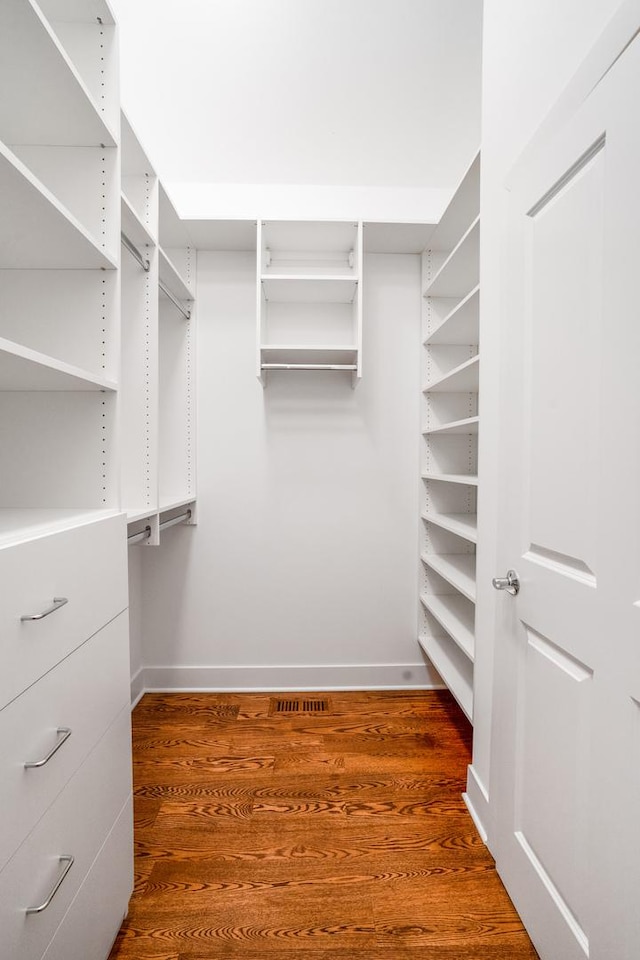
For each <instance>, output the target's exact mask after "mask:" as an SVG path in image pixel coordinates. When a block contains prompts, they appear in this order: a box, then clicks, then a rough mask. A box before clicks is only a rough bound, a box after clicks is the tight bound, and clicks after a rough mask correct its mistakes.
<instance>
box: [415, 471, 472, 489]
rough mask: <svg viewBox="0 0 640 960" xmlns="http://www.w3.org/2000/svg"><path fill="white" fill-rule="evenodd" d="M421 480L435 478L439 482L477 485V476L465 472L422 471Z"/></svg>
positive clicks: (468, 485)
mask: <svg viewBox="0 0 640 960" xmlns="http://www.w3.org/2000/svg"><path fill="white" fill-rule="evenodd" d="M422 479H423V480H437V481H438V482H439V483H461V484H463V485H464V486H467V487H477V486H478V477H477V476H475V475H470V474H466V473H423V474H422Z"/></svg>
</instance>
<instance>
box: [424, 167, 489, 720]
mask: <svg viewBox="0 0 640 960" xmlns="http://www.w3.org/2000/svg"><path fill="white" fill-rule="evenodd" d="M479 211H480V155H479V154H478V155H477V156H476V157H475V159H474V161H473V163H472V164H471V166H470V167H469V169H468V171H467V173H466V174H465V176H464V178H463V180H462V182H461V184H460V186H459V188H458V189H457V191H456V193H455V194H454V197H453V199H452V200H451V203H450V204H449V206H448V207H447V209H446V211H445V213H444V215H443V217H442V219H441V221H440V223H439V224H438V226H437V227H436V230H435V231H434V234H433V236H432V238H431V241H430V245H429V248H428V250H426V251H425V253H424V254H423V295H424V309H423V382H424V387H423V391H422V394H423V403H422V413H423V416H422V438H421V445H422V452H421V471H422V491H421V498H422V502H421V531H420V537H421V543H420V565H421V585H420V606H421V608H420V633H419V643H420V646H421V647H422V649H423V650H424V652H425V653H426V655H427V656H428V657H429V659H430V660H431V662H432V663H433V664H434V666H435V667H436V669H437V670H438V672H439V673H440V675H441V677H442V679H443V680H444V682H445V683H446V684H447V686H448V687H449V689H450V690H451V692H452V693H453V695H454V696H455V698H456V700H457V701H458V703H459V704H460V707H461V708H462V710H463V711H464V713H465V714H466V716H467V717H468V719H469V720H470V721H472V722H473V664H474V658H475V637H474V624H475V599H476V567H475V544H476V541H477V518H476V510H477V506H476V505H477V489H478V476H477V464H478V430H479V418H478V374H479V365H480V354H479V344H478V341H479V335H478V321H479V302H480V290H479V275H480V262H479V253H480V216H479Z"/></svg>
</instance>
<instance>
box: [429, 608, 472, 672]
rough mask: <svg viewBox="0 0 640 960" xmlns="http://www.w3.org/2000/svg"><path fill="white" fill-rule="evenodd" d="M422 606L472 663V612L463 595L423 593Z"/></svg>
mask: <svg viewBox="0 0 640 960" xmlns="http://www.w3.org/2000/svg"><path fill="white" fill-rule="evenodd" d="M420 600H421V601H422V604H423V606H424V607H425V608H426V609H427V610H428V611H429V613H430V614H431V615H432V616H434V617H435V618H436V620H437V621H438V623H439V624H440V626H441V627H444V629H445V630H446V631H447V633H448V634H449V636H450V637H451V639H452V640H453V641H454V642H455V643H457V644H458V646H459V647H460V649H461V650H462V652H463V653H464V654H465V656H466V657H468V659H469V660H470V661H471V662H472V663H473V658H474V651H475V635H474V619H475V618H474V612H473V608H470V607H469V604H468V603H467V601H466V600H465V599H464V597H458V596H456V595H453V594H434V593H423V594H421V595H420Z"/></svg>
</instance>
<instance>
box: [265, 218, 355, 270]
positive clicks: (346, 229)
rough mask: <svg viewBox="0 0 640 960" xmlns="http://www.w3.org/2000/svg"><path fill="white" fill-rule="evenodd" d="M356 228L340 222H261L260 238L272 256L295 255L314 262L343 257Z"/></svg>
mask: <svg viewBox="0 0 640 960" xmlns="http://www.w3.org/2000/svg"><path fill="white" fill-rule="evenodd" d="M357 230H358V226H357V224H356V223H354V222H349V221H344V220H265V221H263V222H262V235H263V241H264V247H265V249H268V250H270V251H271V253H272V255H273V256H276V257H277V256H278V255H281V254H282V255H283V256H284V255H288V254H290V253H292V252H295V255H296V256H297V255H298V254H300V253H303V254H310V255H313V256H314V259H316V260H322V259H324V255H327V254H328V255H335V254H338V253H342V254H344V259H345V260H346V259H347V257H348V254H349V253H350V251H352V250H354V249H355V245H356V235H357Z"/></svg>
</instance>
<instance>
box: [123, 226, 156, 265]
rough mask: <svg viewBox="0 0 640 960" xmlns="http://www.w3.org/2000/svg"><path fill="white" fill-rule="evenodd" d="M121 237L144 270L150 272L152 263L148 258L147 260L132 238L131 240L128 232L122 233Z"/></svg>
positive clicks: (124, 244)
mask: <svg viewBox="0 0 640 960" xmlns="http://www.w3.org/2000/svg"><path fill="white" fill-rule="evenodd" d="M120 239H121V240H122V244H123V246H125V247H126V248H127V250H128V251H129V253H130V254H131V256H132V257H133V259H134V260H137V261H138V263H139V264H140V266H141V267H142V269H143V270H144V272H145V273H149V270H150V269H151V264H150V263H149V261H148V260H145V258H144V257H143V256H142V254H141V253H140V251H139V250H138V248H137V247H136V245H135V243H132V242H131V240H129V237H128V236H127V235H126V233H121V234H120Z"/></svg>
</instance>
